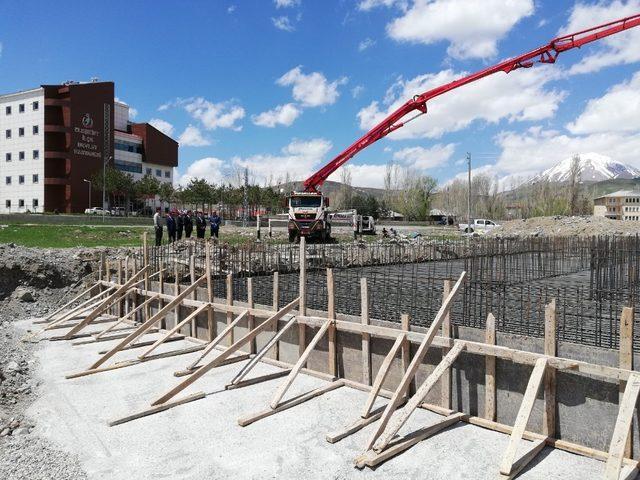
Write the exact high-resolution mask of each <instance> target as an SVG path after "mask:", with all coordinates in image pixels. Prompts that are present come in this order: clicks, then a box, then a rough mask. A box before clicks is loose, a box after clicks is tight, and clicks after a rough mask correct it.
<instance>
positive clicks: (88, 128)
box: [73, 113, 102, 158]
mask: <svg viewBox="0 0 640 480" xmlns="http://www.w3.org/2000/svg"><path fill="white" fill-rule="evenodd" d="M81 123H82V126H81V127H79V126H75V127H73V132H74V133H75V135H74V140H75V141H74V144H73V153H74V154H75V155H84V156H86V157H94V158H102V151H101V149H100V133H101V132H99V131H98V130H94V129H93V117H92V116H91V114H90V113H85V114H84V115H83V116H82V120H81Z"/></svg>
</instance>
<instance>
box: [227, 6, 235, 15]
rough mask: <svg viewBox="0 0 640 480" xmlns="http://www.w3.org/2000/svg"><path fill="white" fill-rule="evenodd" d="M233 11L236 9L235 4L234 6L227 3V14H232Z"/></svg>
mask: <svg viewBox="0 0 640 480" xmlns="http://www.w3.org/2000/svg"><path fill="white" fill-rule="evenodd" d="M235 11H236V6H235V5H229V6H228V7H227V13H228V14H229V15H231V14H232V13H233V12H235Z"/></svg>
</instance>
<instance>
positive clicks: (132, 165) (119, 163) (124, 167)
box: [113, 160, 142, 173]
mask: <svg viewBox="0 0 640 480" xmlns="http://www.w3.org/2000/svg"><path fill="white" fill-rule="evenodd" d="M113 166H114V167H116V168H117V169H118V170H120V171H122V172H131V173H142V164H141V163H136V162H127V161H126V160H115V161H114V162H113Z"/></svg>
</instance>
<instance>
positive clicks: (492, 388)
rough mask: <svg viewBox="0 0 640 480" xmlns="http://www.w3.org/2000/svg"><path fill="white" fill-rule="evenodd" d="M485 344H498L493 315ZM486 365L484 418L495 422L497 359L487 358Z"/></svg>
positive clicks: (490, 316) (489, 318)
mask: <svg viewBox="0 0 640 480" xmlns="http://www.w3.org/2000/svg"><path fill="white" fill-rule="evenodd" d="M485 342H487V344H489V345H495V343H496V318H495V317H494V316H493V313H489V315H487V322H486V327H485ZM484 365H485V372H484V418H486V419H487V420H491V421H494V420H495V419H496V357H494V356H492V355H487V356H485V359H484Z"/></svg>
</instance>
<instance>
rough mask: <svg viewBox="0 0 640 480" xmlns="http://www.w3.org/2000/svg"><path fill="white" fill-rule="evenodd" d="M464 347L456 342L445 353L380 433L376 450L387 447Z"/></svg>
mask: <svg viewBox="0 0 640 480" xmlns="http://www.w3.org/2000/svg"><path fill="white" fill-rule="evenodd" d="M463 349H464V344H463V343H456V344H455V345H454V346H453V348H452V349H451V350H450V351H449V353H447V354H446V355H445V357H444V358H443V359H442V361H441V362H440V363H439V364H438V365H437V366H436V368H435V369H434V370H433V372H432V373H431V374H430V375H429V376H428V377H427V378H426V380H425V381H424V382H423V383H422V385H421V386H420V388H419V389H418V391H417V392H416V393H415V395H413V397H411V399H410V400H409V401H408V402H407V404H406V405H405V406H404V407H402V409H401V410H400V411H399V412H398V414H397V415H395V416H394V417H393V422H392V423H389V425H388V427H387V429H385V430H384V432H383V433H382V435H380V438H379V439H378V441H377V442H376V443H375V445H374V447H373V449H374V450H375V451H376V452H381V451H382V450H384V449H385V448H386V447H387V445H389V443H390V442H391V440H392V439H393V437H394V436H395V435H396V433H398V431H399V430H400V429H401V428H402V426H403V425H404V424H405V423H406V422H407V420H409V417H410V416H411V415H412V414H413V412H414V411H415V410H416V408H418V407H419V406H420V404H422V402H423V401H424V399H425V398H426V397H427V395H428V394H429V392H430V391H431V389H432V388H433V387H434V386H435V385H436V383H438V381H439V380H440V377H441V376H442V374H443V373H444V372H445V371H446V370H447V368H449V367H450V366H451V365H452V364H453V362H455V360H456V358H458V355H460V353H461V352H462V350H463Z"/></svg>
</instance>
